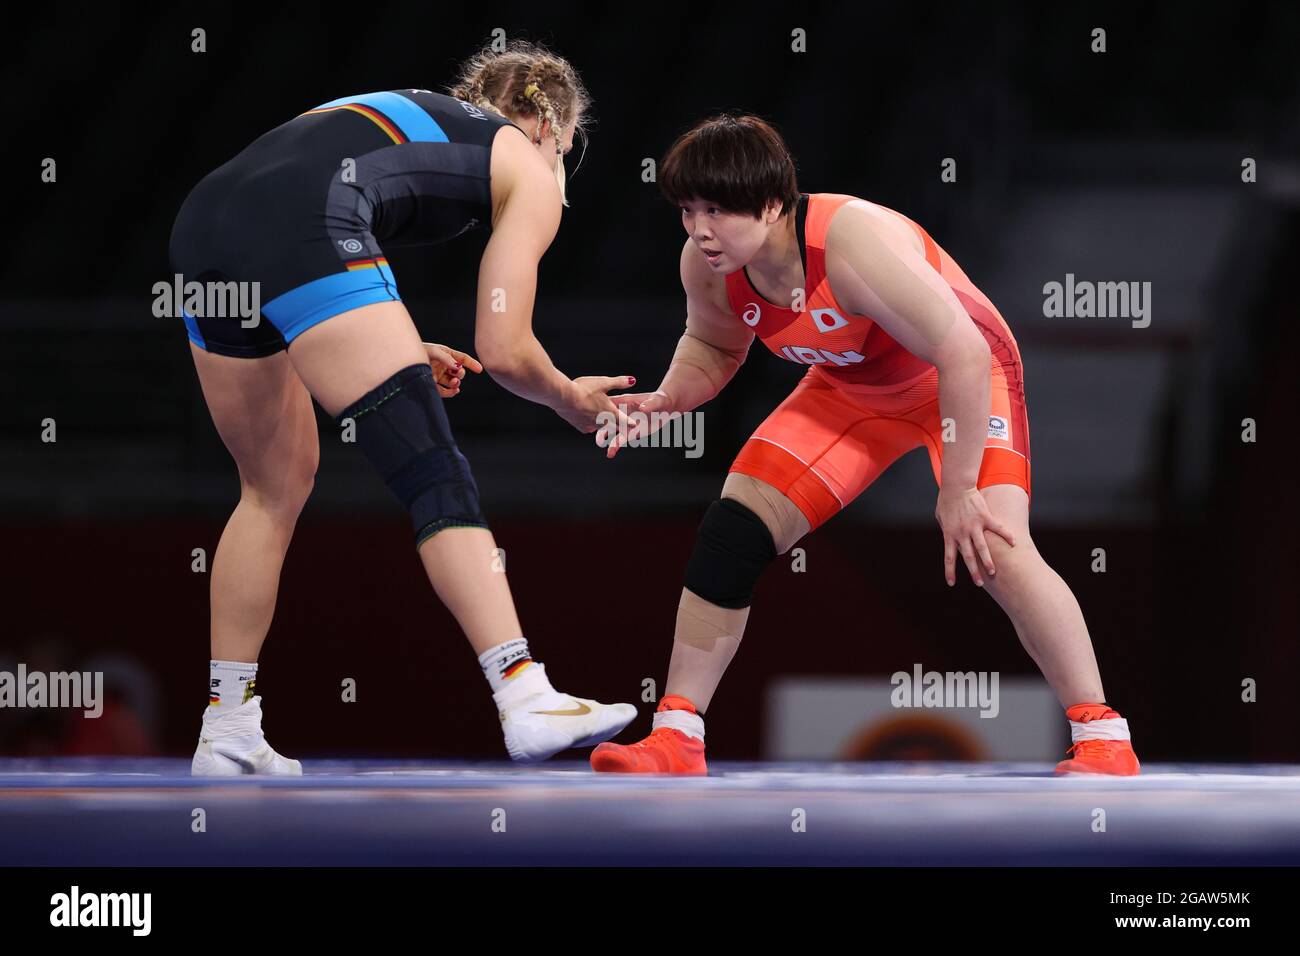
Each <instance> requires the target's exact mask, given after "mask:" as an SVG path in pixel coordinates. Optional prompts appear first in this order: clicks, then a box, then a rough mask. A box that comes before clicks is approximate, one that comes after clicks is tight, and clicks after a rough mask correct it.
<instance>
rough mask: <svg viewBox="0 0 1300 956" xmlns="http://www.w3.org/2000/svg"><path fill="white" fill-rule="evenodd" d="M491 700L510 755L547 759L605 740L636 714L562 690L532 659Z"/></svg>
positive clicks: (624, 706) (625, 707)
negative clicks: (494, 705) (526, 666)
mask: <svg viewBox="0 0 1300 956" xmlns="http://www.w3.org/2000/svg"><path fill="white" fill-rule="evenodd" d="M492 699H493V700H495V701H496V703H497V707H498V708H500V711H501V730H502V732H503V733H504V734H505V737H506V751H507V752H508V753H509V754H510V758H511V759H512V760H522V761H533V760H545V759H546V758H547V757H553V756H555V755H556V754H557V753H559V752H560V751H561V750H568V749H569V748H570V747H591V746H594V745H595V744H599V743H603V742H604V741H606V740H608V739H609V738H610V737H613V736H614V735H615V734H617V733H618V732H619V731H621V730H622V729H623V728H624V727H626V726H627V725H628V724H630V723H631V722H632V719H633V718H634V717H636V708H635V707H633V706H632V705H631V704H602V703H600V702H599V701H595V700H587V699H586V698H583V697H572V696H570V695H569V694H561V693H560V692H559V691H557V690H555V688H553V687H551V682H550V681H549V680H547V678H546V668H545V667H544V666H543V665H542V664H538V663H537V662H536V661H534V662H533V664H532V665H531V666H530V667H529V668H528V670H526V671H525V672H524V673H522V674H520V675H519V676H518V677H516V678H515V679H514V680H512V681H511V682H510V683H509V684H508V685H506V687H505V689H504V690H500V691H497V692H496V693H494V694H493V695H492Z"/></svg>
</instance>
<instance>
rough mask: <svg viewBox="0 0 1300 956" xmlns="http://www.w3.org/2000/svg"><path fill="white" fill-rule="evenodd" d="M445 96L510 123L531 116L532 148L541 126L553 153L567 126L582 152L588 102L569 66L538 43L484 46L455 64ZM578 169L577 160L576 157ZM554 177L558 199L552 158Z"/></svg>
mask: <svg viewBox="0 0 1300 956" xmlns="http://www.w3.org/2000/svg"><path fill="white" fill-rule="evenodd" d="M448 92H449V93H450V94H451V95H452V96H454V97H456V98H457V99H461V100H464V101H465V102H467V103H469V104H471V105H473V106H477V107H478V108H479V109H484V110H491V111H492V112H494V113H497V114H499V115H501V116H505V117H506V118H508V119H511V120H514V119H516V118H520V117H525V116H536V117H537V131H536V133H534V139H533V142H534V143H541V141H542V126H543V125H547V124H549V127H550V129H549V132H550V133H551V134H552V135H554V137H555V151H556V153H560V152H561V150H560V142H561V140H562V139H563V137H564V133H565V131H566V130H567V128H568V127H569V126H570V125H571V124H572V125H573V126H574V132H575V134H576V135H577V136H579V137H580V138H581V139H582V143H583V151H584V152H585V151H586V143H587V130H586V118H587V113H588V108H589V107H590V105H591V97H590V96H589V95H588V93H587V90H586V87H584V86H583V85H582V80H581V78H579V76H578V73H577V71H576V70H574V68H573V67H572V66H570V65H569V62H568V61H567V60H565V59H564V58H563V57H561V56H557V55H556V54H554V53H552V52H550V51H549V50H547V49H546V48H545V47H543V46H542V45H540V44H538V43H531V42H529V41H527V40H511V41H510V42H509V43H507V44H506V48H505V49H504V50H501V51H497V50H494V49H492V46H491V45H488V46H485V47H484V48H483V49H481V50H479V51H478V52H477V53H475V54H474V55H473V56H472V57H470V58H469V59H468V60H466V61H465V62H464V63H463V64H461V68H460V77H459V79H458V80H457V81H456V83H455V84H453V85H452V86H451V87H449V88H448ZM579 165H581V158H579ZM555 178H556V181H557V182H558V183H559V184H560V197H561V199H562V200H563V201H564V204H565V205H566V206H567V205H568V204H569V203H568V199H567V198H565V192H564V180H565V171H564V157H563V156H562V155H561V156H557V158H556V161H555Z"/></svg>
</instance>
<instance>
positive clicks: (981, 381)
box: [591, 116, 1139, 775]
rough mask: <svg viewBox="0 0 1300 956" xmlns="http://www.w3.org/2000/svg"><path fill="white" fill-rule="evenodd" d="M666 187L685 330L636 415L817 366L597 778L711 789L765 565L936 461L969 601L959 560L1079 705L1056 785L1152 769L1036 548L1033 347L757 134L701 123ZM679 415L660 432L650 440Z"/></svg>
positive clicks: (791, 399)
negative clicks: (760, 370) (639, 715)
mask: <svg viewBox="0 0 1300 956" xmlns="http://www.w3.org/2000/svg"><path fill="white" fill-rule="evenodd" d="M659 182H660V186H661V189H662V191H663V192H664V194H665V195H666V196H667V197H668V199H669V200H670V201H671V202H673V203H675V204H676V205H678V206H679V207H680V209H681V215H682V224H683V225H684V226H685V228H686V232H687V240H686V244H685V247H684V248H683V250H682V259H681V277H682V286H683V288H684V289H685V291H686V303H687V321H686V331H685V334H683V336H682V338H681V341H680V343H679V345H678V347H677V351H676V353H675V355H674V357H673V361H672V364H671V366H670V367H669V369H668V372H667V374H666V375H665V377H664V379H663V381H662V384H661V385H660V386H659V389H658V390H657V391H655V392H651V393H642V394H639V395H623V396H617V399H618V401H619V402H620V403H624V402H626V403H627V405H628V406H631V407H632V408H635V409H637V410H639V411H640V412H643V413H651V412H667V413H672V412H686V411H689V410H691V409H693V408H696V407H697V406H699V405H702V404H703V403H704V402H707V401H708V400H709V399H711V398H713V397H714V396H715V395H717V394H718V392H719V391H720V390H721V389H722V387H723V386H724V385H725V384H726V383H727V382H728V381H729V380H730V379H731V377H732V376H733V375H734V374H735V372H736V369H737V368H739V366H740V364H741V362H743V361H744V359H745V356H746V354H747V352H748V349H749V346H750V344H751V343H752V342H753V339H754V337H755V336H757V337H758V338H760V339H762V341H763V343H764V344H765V345H766V346H767V347H768V348H769V349H770V350H771V351H772V352H774V353H776V354H777V355H778V356H779V357H781V358H783V359H786V360H787V361H791V362H797V363H800V364H803V365H807V366H809V369H808V372H807V374H806V375H804V377H803V378H802V379H801V380H800V382H799V384H798V385H797V386H796V387H795V389H794V391H793V392H792V393H791V394H790V395H789V396H788V397H787V398H786V399H785V400H784V401H783V402H781V404H780V405H778V406H777V408H776V409H775V410H774V411H773V412H772V414H771V415H769V416H768V418H767V420H766V421H764V422H763V424H762V425H760V426H759V428H758V430H757V431H756V432H754V434H753V436H752V437H751V438H750V439H749V441H748V442H746V444H745V446H744V447H743V448H742V449H741V451H740V454H739V455H737V457H736V460H735V462H734V463H733V464H732V466H731V470H730V473H729V474H728V475H727V479H726V481H725V483H724V484H723V487H722V496H721V498H720V499H719V500H718V501H715V502H713V504H712V505H710V507H709V510H708V512H707V513H706V515H705V518H704V521H703V522H702V524H701V526H700V531H699V535H698V538H697V540H696V544H695V550H694V553H693V554H692V556H691V560H690V562H689V564H688V566H687V571H686V586H685V588H683V590H682V597H681V602H680V604H679V607H678V615H677V627H676V633H675V636H674V644H673V654H672V661H671V663H670V665H669V672H668V685H667V688H666V694H665V696H664V697H663V699H662V700H661V702H660V704H659V708H658V711H657V712H656V714H655V724H654V730H653V732H652V733H651V734H650V736H649V737H647V738H646V739H644V740H642V741H640V742H638V743H635V744H631V745H627V746H624V745H617V744H610V743H606V744H602V745H601V746H600V747H598V748H597V749H596V751H595V752H594V753H593V754H592V761H591V762H592V766H593V767H594V768H595V769H596V770H600V771H612V772H631V773H638V772H658V773H665V772H666V773H696V774H698V773H705V772H706V765H705V760H704V720H703V716H702V714H703V712H704V710H705V709H706V708H707V707H708V706H709V702H710V700H711V699H712V696H713V693H714V691H715V690H716V688H717V685H718V682H719V681H720V680H721V678H722V674H723V672H724V670H725V669H726V667H727V665H728V663H730V661H731V658H732V656H733V655H734V654H735V652H736V649H737V648H738V646H739V644H740V639H741V636H742V635H743V633H744V628H745V623H746V620H747V619H748V616H749V605H750V600H751V597H752V594H753V589H754V585H755V582H756V581H757V579H758V577H759V575H760V573H761V572H762V570H763V568H764V567H766V565H767V564H768V563H770V562H771V561H772V560H773V559H775V557H776V555H778V554H784V553H785V552H786V551H788V550H789V549H790V547H791V546H792V545H793V544H794V543H795V542H796V541H798V540H799V539H800V538H801V537H803V536H804V535H805V534H807V533H808V532H809V531H811V530H813V529H816V528H817V527H819V526H820V525H822V524H824V523H825V522H826V521H827V520H829V519H830V518H831V517H832V516H833V515H834V514H835V513H836V512H838V511H839V510H840V509H841V508H843V507H845V506H846V505H847V504H848V503H849V502H850V501H852V500H853V499H854V498H856V497H857V496H858V495H859V494H861V493H862V492H863V491H865V490H866V488H867V487H868V486H869V485H870V484H871V483H872V482H873V481H875V480H876V478H877V477H878V476H879V475H880V474H881V472H883V471H884V470H885V469H886V468H888V467H889V466H890V464H892V463H893V462H894V461H895V460H896V459H897V458H899V456H901V455H902V454H904V453H905V452H907V451H909V450H911V449H913V448H916V447H918V446H924V447H925V449H926V451H927V452H928V454H929V458H930V464H931V467H932V468H933V470H934V476H935V480H936V481H937V483H938V485H939V499H938V504H937V506H936V508H935V517H936V518H937V519H938V522H939V525H940V527H941V528H942V530H943V538H944V575H945V578H946V580H947V582H948V584H949V586H952V585H953V584H955V583H956V562H957V555H958V554H960V555H961V558H962V560H963V562H964V563H965V565H966V568H967V570H968V571H969V573H970V576H971V578H972V579H973V580H974V582H975V583H976V584H977V585H979V586H981V587H983V588H985V589H986V590H987V591H988V592H989V593H990V594H992V595H993V597H994V599H995V600H996V601H997V602H998V603H999V604H1000V605H1001V606H1002V608H1003V609H1004V610H1005V611H1006V612H1007V614H1008V616H1009V617H1010V618H1011V620H1012V623H1013V624H1014V626H1015V629H1016V633H1017V634H1018V635H1019V636H1020V639H1021V642H1022V643H1023V644H1024V647H1025V649H1026V650H1027V651H1028V652H1029V654H1030V656H1031V657H1032V658H1033V659H1034V661H1035V662H1036V663H1037V664H1038V666H1039V667H1040V668H1041V670H1042V672H1043V675H1044V677H1045V678H1046V679H1047V681H1048V682H1049V683H1050V684H1051V686H1052V688H1053V689H1054V690H1055V691H1056V693H1057V696H1058V697H1059V699H1060V701H1061V704H1062V706H1063V707H1064V708H1065V710H1066V715H1067V719H1068V720H1069V722H1070V727H1071V733H1072V738H1073V741H1074V745H1073V746H1072V747H1071V751H1072V752H1073V757H1072V758H1071V759H1068V760H1064V761H1062V762H1061V763H1060V764H1058V766H1057V771H1058V772H1060V773H1068V772H1090V773H1107V774H1123V775H1130V774H1136V773H1137V772H1138V770H1139V765H1138V761H1137V757H1136V756H1135V755H1134V752H1133V748H1132V746H1131V743H1130V740H1129V733H1128V725H1127V723H1126V721H1125V720H1124V719H1123V718H1122V717H1121V716H1120V715H1119V714H1118V713H1117V712H1116V711H1115V710H1113V709H1111V708H1110V707H1109V706H1108V705H1107V704H1106V703H1105V698H1104V696H1103V692H1102V685H1101V677H1100V675H1099V674H1098V670H1097V663H1096V659H1095V656H1094V654H1093V649H1092V643H1091V640H1090V638H1089V636H1088V629H1087V626H1086V625H1085V623H1084V620H1083V615H1082V613H1081V612H1080V610H1079V605H1078V602H1077V601H1076V600H1075V598H1074V595H1073V594H1072V593H1071V592H1070V589H1069V587H1068V586H1067V585H1066V583H1065V582H1064V581H1063V580H1061V578H1060V576H1059V575H1057V574H1056V572H1055V571H1053V570H1052V569H1051V568H1050V567H1049V566H1048V565H1047V563H1046V562H1045V561H1044V560H1043V558H1042V556H1041V555H1040V554H1039V553H1038V551H1037V550H1036V549H1035V547H1034V543H1033V540H1032V539H1031V538H1030V535H1029V498H1030V468H1029V430H1028V419H1027V417H1026V411H1025V396H1024V383H1023V377H1022V369H1021V362H1020V352H1019V350H1018V348H1017V347H1016V340H1015V338H1014V337H1013V336H1012V334H1011V330H1010V329H1009V328H1008V327H1007V324H1006V322H1005V321H1004V320H1003V318H1002V316H1001V315H999V314H998V311H997V309H996V308H994V306H993V304H992V303H991V302H990V301H989V300H988V297H987V296H985V295H984V294H983V293H982V292H980V290H979V289H977V288H976V287H975V285H974V284H973V283H972V282H971V281H970V279H969V278H967V276H966V274H965V273H964V272H963V271H962V270H961V268H960V267H959V266H958V265H957V263H956V262H954V261H953V259H952V257H951V256H949V255H948V254H947V253H946V252H945V251H944V250H943V249H942V248H941V247H940V246H939V245H938V244H937V243H936V242H935V241H934V240H933V239H931V238H930V236H929V234H927V233H926V231H925V230H924V229H922V228H921V227H920V226H918V225H917V224H916V223H914V222H912V220H910V219H909V218H907V217H906V216H904V215H902V214H900V213H897V212H894V211H893V210H891V209H886V208H885V207H883V206H880V205H877V204H875V203H871V202H867V201H865V200H862V199H857V198H855V197H853V196H844V195H835V194H830V193H819V194H812V195H806V194H801V193H800V192H799V189H798V186H797V183H796V179H795V170H794V163H793V161H792V160H791V158H790V154H789V152H788V150H787V149H786V146H785V143H784V142H783V141H782V140H781V137H780V135H779V134H778V133H777V132H776V131H775V130H774V129H773V128H772V127H771V126H769V125H768V124H767V123H765V122H764V121H763V120H761V119H759V118H757V117H753V116H740V117H734V116H722V117H716V118H713V119H710V120H706V121H704V122H702V123H700V124H698V125H697V126H696V127H695V128H694V129H692V130H690V131H689V132H688V133H686V134H685V135H683V136H682V137H681V138H680V139H678V141H677V142H676V143H675V144H674V145H673V147H672V149H671V150H669V152H668V155H667V156H666V157H665V158H664V160H663V162H662V163H661V165H660V172H659ZM662 420H663V416H653V415H650V416H648V420H647V422H646V424H645V425H643V426H642V429H641V430H642V434H644V433H645V432H646V431H648V430H652V429H653V427H654V426H655V424H657V423H658V422H660V421H662ZM637 437H639V436H638V435H637V434H636V433H635V432H632V433H629V434H628V435H626V436H625V437H624V438H620V437H619V436H616V435H613V434H610V433H606V432H605V431H603V430H602V432H601V433H600V434H599V435H598V440H599V441H601V442H602V443H603V444H607V446H608V454H609V455H610V456H611V457H612V456H613V455H615V454H617V452H618V450H619V447H620V446H621V445H622V444H626V443H630V442H632V441H633V440H634V439H635V438H637Z"/></svg>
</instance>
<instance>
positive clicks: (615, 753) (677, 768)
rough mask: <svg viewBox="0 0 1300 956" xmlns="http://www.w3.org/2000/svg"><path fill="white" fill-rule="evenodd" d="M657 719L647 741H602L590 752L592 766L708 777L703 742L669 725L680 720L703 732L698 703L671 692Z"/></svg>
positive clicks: (606, 770)
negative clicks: (696, 711)
mask: <svg viewBox="0 0 1300 956" xmlns="http://www.w3.org/2000/svg"><path fill="white" fill-rule="evenodd" d="M659 715H663V716H659ZM656 722H657V723H659V726H657V727H655V729H654V730H652V731H650V736H649V737H646V738H645V739H644V740H638V741H637V742H636V743H634V744H626V745H625V744H613V743H603V744H601V745H600V746H599V747H597V748H596V749H595V750H593V751H592V752H591V769H592V770H595V771H596V772H597V773H670V774H677V775H680V776H696V777H702V776H705V775H706V774H707V773H708V772H709V768H708V765H707V764H706V763H705V762H704V741H703V740H701V739H700V738H699V737H694V736H692V735H691V734H688V733H684V732H683V731H681V730H678V729H677V728H676V727H672V726H669V724H670V723H681V724H684V725H686V726H689V727H691V728H692V729H695V728H698V730H699V732H700V733H703V732H704V720H703V719H702V718H701V717H699V716H698V715H697V714H696V713H695V706H694V705H693V704H692V703H691V702H690V701H689V700H687V699H686V698H685V697H678V696H676V695H671V694H670V695H669V696H667V697H665V698H664V699H663V700H662V701H660V703H659V709H658V710H657V711H656Z"/></svg>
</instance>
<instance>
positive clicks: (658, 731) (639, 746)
mask: <svg viewBox="0 0 1300 956" xmlns="http://www.w3.org/2000/svg"><path fill="white" fill-rule="evenodd" d="M672 729H673V728H672V727H656V728H655V729H654V730H652V731H650V736H649V737H645V738H643V739H641V740H638V741H637V742H636V743H634V744H628V747H629V748H631V749H632V750H649V749H650V748H651V747H653V746H654V745H655V744H656V743H657V738H660V737H663V736H664V735H666V734H668V733H670V732H671V731H672Z"/></svg>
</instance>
